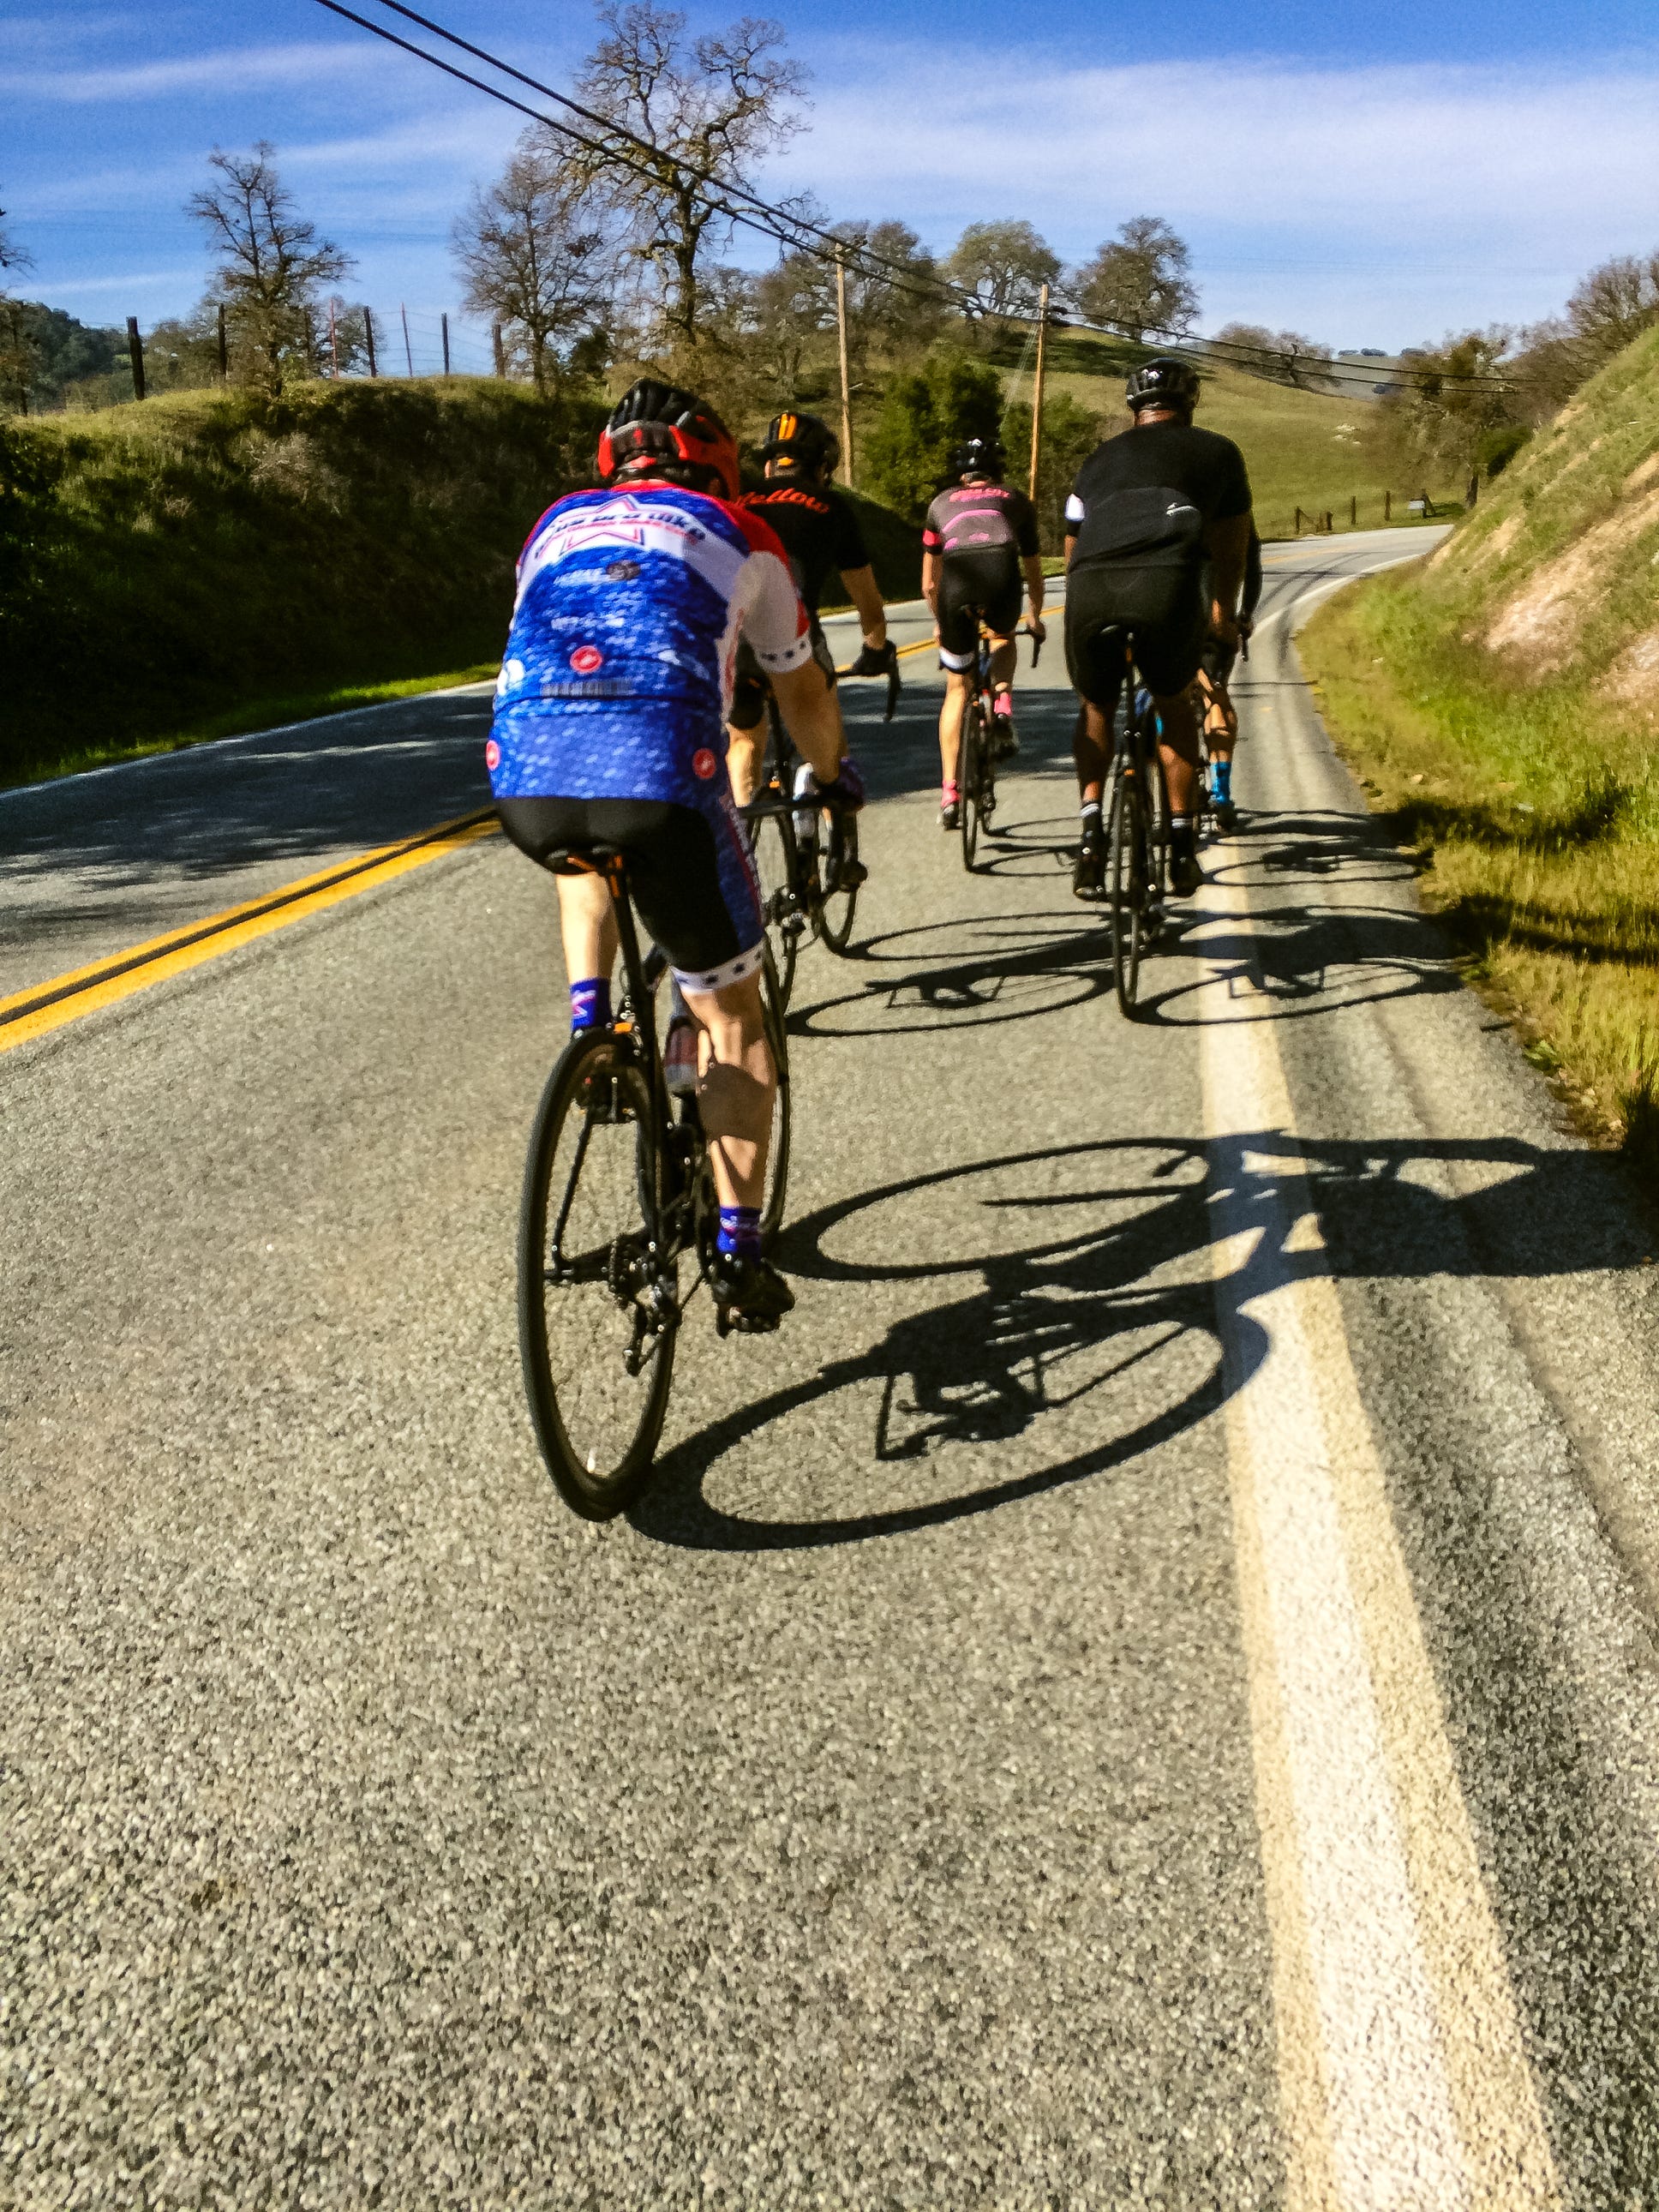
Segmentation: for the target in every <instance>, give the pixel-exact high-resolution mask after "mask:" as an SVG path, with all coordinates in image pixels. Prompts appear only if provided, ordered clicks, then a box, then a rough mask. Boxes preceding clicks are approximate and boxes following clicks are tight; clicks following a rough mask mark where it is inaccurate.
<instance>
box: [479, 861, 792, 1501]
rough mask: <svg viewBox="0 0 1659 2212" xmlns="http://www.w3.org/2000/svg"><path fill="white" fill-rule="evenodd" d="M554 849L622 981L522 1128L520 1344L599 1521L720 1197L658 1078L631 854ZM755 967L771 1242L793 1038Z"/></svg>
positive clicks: (557, 1467)
mask: <svg viewBox="0 0 1659 2212" xmlns="http://www.w3.org/2000/svg"><path fill="white" fill-rule="evenodd" d="M548 865H549V866H550V867H551V868H552V869H554V871H555V872H557V873H572V872H583V871H586V870H592V871H596V872H599V873H600V874H602V875H604V877H605V880H606V883H607V884H608V886H609V888H610V892H611V904H612V907H613V908H614V910H615V913H616V917H617V927H618V932H619V935H620V939H621V951H622V968H623V983H622V992H621V998H620V1003H619V1006H618V1008H617V1016H616V1018H615V1020H614V1021H612V1022H611V1024H609V1025H607V1026H605V1027H603V1028H599V1029H593V1030H583V1031H580V1033H578V1034H577V1035H576V1036H573V1037H572V1038H571V1040H570V1042H569V1043H568V1045H566V1047H565V1048H564V1050H563V1051H562V1053H561V1054H560V1055H559V1057H558V1060H556V1063H555V1064H554V1067H553V1072H552V1073H551V1074H550V1076H549V1078H548V1079H547V1085H546V1088H545V1090H544V1091H543V1093H542V1097H541V1103H540V1105H539V1106H538V1109H537V1111H536V1118H535V1121H534V1123H533V1124H532V1129H531V1135H530V1151H529V1156H528V1158H527V1159H526V1163H525V1177H524V1193H523V1200H522V1203H521V1206H520V1216H519V1255H518V1258H519V1348H520V1357H521V1358H522V1362H523V1367H524V1381H525V1393H526V1397H527V1399H528V1401H529V1404H530V1415H531V1419H532V1423H533V1425H534V1426H535V1431H536V1439H537V1442H538V1443H539V1444H540V1446H541V1450H542V1456H543V1458H544V1460H545V1461H546V1462H547V1468H548V1472H549V1474H550V1475H551V1476H552V1478H553V1480H554V1482H555V1484H556V1486H557V1487H558V1490H559V1492H560V1494H561V1496H562V1498H564V1500H565V1502H566V1504H568V1505H569V1506H570V1507H571V1508H572V1509H573V1510H574V1511H575V1512H577V1513H579V1514H580V1515H581V1516H582V1517H583V1518H584V1519H585V1520H589V1521H608V1520H610V1519H611V1517H612V1516H614V1515H616V1514H617V1513H619V1512H621V1511H622V1510H623V1508H624V1507H625V1506H626V1505H628V1504H629V1503H630V1502H631V1501H632V1500H633V1499H634V1498H635V1497H636V1496H637V1495H638V1494H639V1492H640V1490H641V1488H642V1486H644V1484H645V1482H646V1481H647V1479H648V1477H649V1475H650V1473H651V1468H652V1465H653V1461H654V1458H655V1455H656V1449H657V1444H658V1442H659V1438H660V1437H661V1435H662V1428H663V1422H664V1420H665V1418H666V1415H667V1412H668V1395H669V1389H670V1387H671V1383H672V1381H673V1370H674V1347H675V1342H676V1339H677V1337H678V1332H679V1327H680V1322H681V1321H682V1319H683V1318H684V1314H685V1311H686V1309H687V1307H688V1306H689V1305H690V1303H691V1300H692V1299H693V1298H694V1297H696V1293H697V1290H698V1288H699V1286H700V1285H701V1284H702V1281H703V1279H704V1278H705V1277H706V1276H707V1274H708V1269H709V1266H710V1262H711V1261H712V1259H713V1256H714V1240H715V1237H716V1235H717V1233H718V1231H719V1228H720V1205H719V1200H718V1199H717V1198H716V1195H715V1191H714V1173H713V1170H712V1168H711V1166H710V1164H709V1158H708V1139H707V1138H706V1136H705V1134H704V1132H703V1127H702V1117H701V1115H700V1114H699V1112H698V1109H697V1102H696V1097H681V1096H676V1095H674V1094H673V1093H671V1092H670V1091H669V1089H668V1086H667V1082H666V1079H665V1073H664V1066H663V1056H662V1051H661V1047H660V1045H659V1040H658V1036H657V1021H656V1000H655V991H656V987H657V984H658V983H659V981H660V979H661V976H662V974H663V972H664V969H665V962H664V960H663V957H662V955H661V953H660V952H659V951H658V950H657V949H656V948H655V947H654V946H653V948H652V951H651V954H650V956H649V957H648V958H642V957H641V951H640V943H639V935H638V932H637V930H636V929H635V923H634V915H633V909H632V907H631V906H630V904H629V890H628V870H627V864H626V862H625V860H623V856H622V854H620V853H618V852H617V851H615V850H613V849H612V848H609V847H606V846H603V845H593V846H583V847H568V848H559V849H557V850H556V851H555V852H554V853H552V854H550V855H549V860H548ZM762 978H763V984H762V997H763V1018H764V1024H765V1031H766V1040H767V1043H768V1045H769V1048H770V1050H771V1054H772V1059H773V1062H774V1065H775V1067H776V1069H777V1077H778V1082H777V1094H776V1098H775V1103H774V1107H773V1112H772V1134H771V1147H770V1151H769V1154H768V1162H767V1182H766V1193H765V1203H764V1206H763V1210H762V1214H761V1237H762V1243H763V1247H769V1245H770V1244H771V1243H772V1242H773V1240H774V1239H775V1237H776V1235H777V1232H778V1230H779V1228H780V1227H781V1224H782V1219H783V1208H784V1200H785V1194H786V1191H787V1183H788V1175H789V1134H790V1126H789V1125H790V1104H789V1056H788V1045H787V1039H786V1036H785V1034H784V1023H783V1006H782V1001H781V996H780V994H779V990H778V982H777V975H776V972H775V969H774V968H773V966H772V963H771V957H770V954H769V953H768V955H767V957H766V959H765V962H764V964H763V969H762ZM688 1273H689V1274H690V1287H689V1288H683V1287H682V1285H683V1282H684V1278H685V1276H686V1275H687V1274H688ZM715 1326H716V1328H717V1329H718V1330H719V1332H720V1334H721V1335H724V1334H726V1329H727V1328H728V1327H729V1326H730V1320H729V1316H726V1315H725V1314H724V1313H723V1312H722V1311H721V1310H720V1309H718V1308H717V1309H716V1310H715Z"/></svg>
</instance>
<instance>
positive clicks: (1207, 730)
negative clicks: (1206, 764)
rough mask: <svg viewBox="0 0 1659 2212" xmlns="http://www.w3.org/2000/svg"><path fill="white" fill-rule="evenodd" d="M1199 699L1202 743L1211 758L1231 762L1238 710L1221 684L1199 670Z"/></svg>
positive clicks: (1236, 738)
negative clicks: (1201, 719)
mask: <svg viewBox="0 0 1659 2212" xmlns="http://www.w3.org/2000/svg"><path fill="white" fill-rule="evenodd" d="M1198 693H1199V701H1200V705H1201V706H1202V708H1203V710H1204V744H1205V748H1206V750H1207V751H1208V753H1209V755H1210V757H1211V759H1212V760H1227V761H1230V760H1231V758H1232V757H1233V751H1234V749H1235V747H1236V746H1237V744H1238V709H1237V707H1235V706H1234V704H1233V701H1232V694H1231V692H1230V691H1229V690H1228V689H1227V687H1226V685H1225V684H1217V683H1214V682H1213V681H1212V679H1211V678H1209V677H1208V676H1206V675H1205V674H1204V673H1203V671H1200V674H1199V678H1198Z"/></svg>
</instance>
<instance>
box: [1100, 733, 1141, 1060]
mask: <svg viewBox="0 0 1659 2212" xmlns="http://www.w3.org/2000/svg"><path fill="white" fill-rule="evenodd" d="M1106 901H1107V909H1108V913H1109V918H1110V923H1111V932H1112V982H1113V985H1114V987H1115V989H1116V992H1117V1003H1118V1006H1119V1007H1120V1009H1121V1012H1123V1014H1124V1015H1125V1016H1126V1017H1127V1018H1128V1019H1130V1020H1133V1018H1134V1011H1135V994H1136V993H1137V992H1138V991H1139V987H1140V956H1141V953H1142V951H1143V950H1144V949H1145V936H1146V805H1145V801H1144V800H1143V799H1142V797H1141V790H1140V781H1139V777H1137V776H1135V775H1133V774H1131V775H1122V774H1119V775H1115V776H1114V777H1113V778H1112V803H1111V812H1110V815H1109V818H1108V821H1107V825H1106Z"/></svg>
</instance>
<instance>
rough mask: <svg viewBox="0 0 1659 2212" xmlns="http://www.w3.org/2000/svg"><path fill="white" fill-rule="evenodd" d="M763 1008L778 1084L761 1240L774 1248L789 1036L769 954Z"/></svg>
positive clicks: (785, 1172) (785, 1184) (783, 1168)
mask: <svg viewBox="0 0 1659 2212" xmlns="http://www.w3.org/2000/svg"><path fill="white" fill-rule="evenodd" d="M761 1010H762V1017H763V1022H764V1024H765V1029H766V1042H767V1043H768V1045H769V1047H770V1048H771V1053H772V1065H773V1066H774V1067H775V1068H776V1070H777V1072H778V1087H777V1091H776V1093H775V1096H774V1097H773V1100H772V1138H771V1143H770V1145H769V1148H768V1151H767V1155H766V1198H765V1201H764V1203H763V1206H762V1207H761V1244H762V1247H763V1249H765V1250H767V1251H770V1249H771V1248H772V1244H773V1242H774V1240H775V1237H776V1236H777V1233H778V1231H779V1230H780V1229H781V1228H782V1226H783V1209H784V1203H785V1200H786V1199H787V1196H788V1192H789V1039H788V1035H787V1031H786V1030H785V1028H784V1019H783V999H782V996H781V993H780V991H779V988H778V978H777V974H776V971H775V969H774V968H773V965H772V963H771V959H770V957H769V958H768V960H767V962H766V964H765V966H764V967H763V969H762V970H761Z"/></svg>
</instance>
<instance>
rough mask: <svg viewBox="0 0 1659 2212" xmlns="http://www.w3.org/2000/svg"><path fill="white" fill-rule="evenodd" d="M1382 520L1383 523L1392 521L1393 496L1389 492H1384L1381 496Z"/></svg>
mask: <svg viewBox="0 0 1659 2212" xmlns="http://www.w3.org/2000/svg"><path fill="white" fill-rule="evenodd" d="M1393 520H1394V494H1393V493H1392V492H1391V491H1385V492H1384V493H1383V521H1384V522H1392V521H1393Z"/></svg>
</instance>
